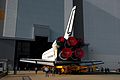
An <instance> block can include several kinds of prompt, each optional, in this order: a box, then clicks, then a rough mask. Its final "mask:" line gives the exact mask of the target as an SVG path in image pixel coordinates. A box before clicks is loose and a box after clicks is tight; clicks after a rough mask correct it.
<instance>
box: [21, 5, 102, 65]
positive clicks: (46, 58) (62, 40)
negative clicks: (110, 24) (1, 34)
mask: <svg viewBox="0 0 120 80" xmlns="http://www.w3.org/2000/svg"><path fill="white" fill-rule="evenodd" d="M75 11H76V6H74V7H73V8H72V10H71V13H70V17H69V20H68V24H67V27H66V30H65V34H64V36H61V37H59V38H57V39H56V40H55V41H54V42H53V44H52V48H50V49H49V50H47V51H45V52H44V53H43V54H42V59H29V58H21V59H20V61H21V62H28V63H36V62H37V64H43V65H50V66H55V65H67V64H80V63H90V62H95V63H96V62H99V63H101V61H81V58H82V57H83V56H84V51H83V50H82V49H81V48H80V47H81V43H82V42H81V41H80V40H77V39H76V38H74V37H73V36H71V34H72V32H73V21H74V16H75Z"/></svg>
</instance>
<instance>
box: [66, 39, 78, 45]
mask: <svg viewBox="0 0 120 80" xmlns="http://www.w3.org/2000/svg"><path fill="white" fill-rule="evenodd" d="M77 43H78V41H77V39H76V38H75V37H69V38H68V40H67V44H68V45H69V46H72V47H73V46H76V45H77Z"/></svg>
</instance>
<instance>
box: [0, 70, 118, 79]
mask: <svg viewBox="0 0 120 80" xmlns="http://www.w3.org/2000/svg"><path fill="white" fill-rule="evenodd" d="M0 80H120V75H119V74H99V75H95V74H94V75H81V74H77V75H70V74H67V75H66V74H62V75H58V74H55V76H50V77H45V73H44V72H41V71H39V72H38V74H35V72H34V71H30V72H29V71H20V72H19V71H18V72H17V75H13V72H10V73H9V74H8V75H7V76H5V77H3V78H1V79H0Z"/></svg>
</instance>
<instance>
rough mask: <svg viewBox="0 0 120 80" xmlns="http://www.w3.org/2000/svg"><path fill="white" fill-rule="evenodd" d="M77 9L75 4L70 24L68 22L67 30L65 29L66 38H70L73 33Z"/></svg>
mask: <svg viewBox="0 0 120 80" xmlns="http://www.w3.org/2000/svg"><path fill="white" fill-rule="evenodd" d="M75 9H76V6H74V7H73V8H72V11H71V13H70V17H69V20H68V24H67V27H66V30H65V34H64V38H65V39H68V38H69V36H70V35H71V34H72V27H73V21H74V16H75Z"/></svg>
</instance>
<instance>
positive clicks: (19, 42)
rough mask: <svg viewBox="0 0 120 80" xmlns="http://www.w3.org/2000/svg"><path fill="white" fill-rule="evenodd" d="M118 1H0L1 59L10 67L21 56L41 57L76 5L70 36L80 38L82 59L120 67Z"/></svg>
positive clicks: (64, 25) (62, 28)
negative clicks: (82, 52) (72, 30)
mask: <svg viewBox="0 0 120 80" xmlns="http://www.w3.org/2000/svg"><path fill="white" fill-rule="evenodd" d="M119 2H120V1H118V0H99V1H98V0H0V58H1V59H8V61H9V62H8V63H9V64H8V66H9V68H11V69H12V68H13V67H15V66H14V65H16V64H17V62H18V61H19V59H20V58H24V57H27V58H41V55H42V53H43V52H44V51H45V50H47V49H49V48H50V47H51V44H52V42H53V41H54V40H55V39H56V38H57V37H59V36H61V35H64V31H65V29H66V25H67V21H68V18H69V14H70V10H71V9H72V7H73V6H76V7H77V8H76V14H75V20H74V24H73V28H74V32H73V36H74V37H76V38H81V39H83V40H84V43H86V44H88V45H87V46H86V47H85V52H86V53H85V54H86V56H85V58H84V60H101V61H103V62H104V64H102V65H100V66H101V67H109V68H110V69H117V68H119V67H120V54H119V53H120V50H119V44H120V37H119V34H120V31H119V25H120V20H119V19H120V15H119V13H120V11H119V8H120V5H119Z"/></svg>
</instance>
